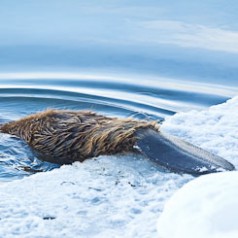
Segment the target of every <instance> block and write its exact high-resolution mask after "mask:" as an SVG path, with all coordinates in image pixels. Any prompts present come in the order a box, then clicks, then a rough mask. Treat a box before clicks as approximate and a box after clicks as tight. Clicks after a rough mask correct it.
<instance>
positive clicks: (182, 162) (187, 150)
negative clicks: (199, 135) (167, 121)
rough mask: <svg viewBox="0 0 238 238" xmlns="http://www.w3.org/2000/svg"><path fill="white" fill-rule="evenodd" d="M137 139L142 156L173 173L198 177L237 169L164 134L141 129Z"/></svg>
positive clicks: (217, 157)
mask: <svg viewBox="0 0 238 238" xmlns="http://www.w3.org/2000/svg"><path fill="white" fill-rule="evenodd" d="M136 137H137V138H138V139H137V143H136V146H137V147H138V148H139V150H140V152H141V153H142V154H144V155H146V156H147V157H148V158H149V159H151V160H152V161H154V162H156V163H157V164H158V165H160V166H162V167H165V168H167V169H169V170H170V171H173V172H177V173H188V174H191V175H194V176H197V175H202V174H208V173H214V172H220V171H226V170H234V169H235V167H234V165H233V164H231V163H230V162H228V161H227V160H225V159H223V158H221V157H219V156H217V155H214V154H212V153H210V152H208V151H205V150H203V149H201V148H199V147H196V146H194V145H192V144H190V143H188V142H185V141H183V140H181V139H179V138H177V137H175V136H171V135H168V134H166V133H163V132H157V131H155V130H153V129H140V130H138V131H137V132H136Z"/></svg>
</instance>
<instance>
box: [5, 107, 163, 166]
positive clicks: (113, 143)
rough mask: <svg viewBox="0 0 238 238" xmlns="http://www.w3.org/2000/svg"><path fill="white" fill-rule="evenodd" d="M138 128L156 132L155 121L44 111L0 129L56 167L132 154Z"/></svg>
mask: <svg viewBox="0 0 238 238" xmlns="http://www.w3.org/2000/svg"><path fill="white" fill-rule="evenodd" d="M141 128H152V129H154V130H159V127H158V124H157V123H156V122H146V121H137V120H133V119H119V118H111V117H105V116H102V115H98V114H96V113H93V112H90V111H70V110H47V111H44V112H40V113H36V114H33V115H30V116H27V117H25V118H23V119H20V120H18V121H13V122H9V123H6V124H4V125H2V126H1V127H0V131H1V132H3V133H8V134H12V135H15V136H18V137H20V138H22V139H24V140H25V141H26V142H27V143H28V144H29V145H30V146H31V147H32V148H33V149H34V150H35V151H36V152H37V153H38V154H39V155H40V156H42V159H44V160H47V161H50V162H55V163H59V164H68V163H72V162H73V161H84V160H85V159H87V158H90V157H94V156H99V155H103V154H116V153H123V152H130V151H133V146H134V145H135V142H136V140H137V138H136V137H135V132H136V131H137V130H138V129H141Z"/></svg>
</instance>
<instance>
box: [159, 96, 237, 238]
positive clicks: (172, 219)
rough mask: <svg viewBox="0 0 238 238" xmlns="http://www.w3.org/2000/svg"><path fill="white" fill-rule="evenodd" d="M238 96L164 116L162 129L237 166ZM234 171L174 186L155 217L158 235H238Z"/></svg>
mask: <svg viewBox="0 0 238 238" xmlns="http://www.w3.org/2000/svg"><path fill="white" fill-rule="evenodd" d="M237 107H238V97H235V98H233V99H231V100H229V101H228V102H227V103H224V104H221V105H218V106H213V107H211V108H209V109H208V110H204V111H190V112H187V113H179V114H177V115H175V116H174V117H171V118H168V120H166V121H165V122H164V124H163V130H165V131H167V132H169V133H172V134H176V135H178V136H180V137H182V138H184V139H187V140H189V141H190V142H191V143H194V144H197V145H199V146H201V147H203V148H205V149H207V150H210V151H212V152H214V153H217V154H219V155H220V156H223V157H224V158H226V159H227V160H229V161H230V162H232V163H233V164H234V165H235V166H236V168H237V166H238V160H237V157H238V144H237V139H238V134H237V133H238V121H237V119H236V118H237V116H238V112H237V110H236V109H237ZM237 186H238V172H236V171H234V172H224V173H218V174H212V175H206V176H202V177H200V178H197V179H195V180H193V181H191V182H189V183H188V184H186V185H184V186H183V187H182V188H181V189H180V190H178V191H177V192H176V193H175V194H174V195H173V196H172V198H171V199H169V201H168V202H167V203H166V205H165V209H164V211H163V213H162V215H161V216H160V218H159V221H158V233H159V237H161V238H163V237H170V238H184V237H194V238H198V237H203V238H223V237H226V238H233V237H238V225H237V220H238V213H237V209H238V201H237V196H238V192H237Z"/></svg>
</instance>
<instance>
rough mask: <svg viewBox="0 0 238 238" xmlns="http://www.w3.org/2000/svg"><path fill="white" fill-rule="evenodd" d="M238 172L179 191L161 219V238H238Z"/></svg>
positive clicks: (210, 177)
mask: <svg viewBox="0 0 238 238" xmlns="http://www.w3.org/2000/svg"><path fill="white" fill-rule="evenodd" d="M237 184H238V172H224V173H219V174H210V175H206V176H202V177H200V178H198V179H195V180H193V181H191V182H189V183H188V184H186V185H184V186H183V188H181V189H180V190H178V192H176V193H175V194H174V195H173V196H172V198H171V199H170V200H169V201H168V202H167V203H166V206H165V209H164V212H163V213H162V215H161V216H160V218H159V222H158V233H159V237H161V238H162V237H170V238H184V237H193V238H200V237H203V238H235V237H238V225H237V220H238V213H237V208H238V201H237V196H238V191H237Z"/></svg>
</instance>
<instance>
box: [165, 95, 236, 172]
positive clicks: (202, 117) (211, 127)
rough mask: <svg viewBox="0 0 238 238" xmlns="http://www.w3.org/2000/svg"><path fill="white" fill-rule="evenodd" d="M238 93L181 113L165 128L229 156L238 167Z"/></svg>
mask: <svg viewBox="0 0 238 238" xmlns="http://www.w3.org/2000/svg"><path fill="white" fill-rule="evenodd" d="M237 118H238V97H234V98H233V99H230V100H228V101H227V102H226V103H223V104H220V105H216V106H212V107H210V108H208V109H207V110H203V111H195V110H193V111H189V112H185V113H178V114H176V115H174V116H173V117H169V118H167V119H166V120H165V122H164V123H163V126H162V130H164V131H166V132H168V133H170V134H173V135H176V136H178V137H180V138H182V139H184V140H187V141H189V142H190V143H192V144H194V145H197V146H200V147H202V148H203V149H206V150H208V151H211V152H213V153H215V154H218V155H220V156H221V157H223V158H225V159H227V160H228V161H230V162H231V163H233V164H234V165H235V166H236V168H238V143H237V141H238V120H237Z"/></svg>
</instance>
